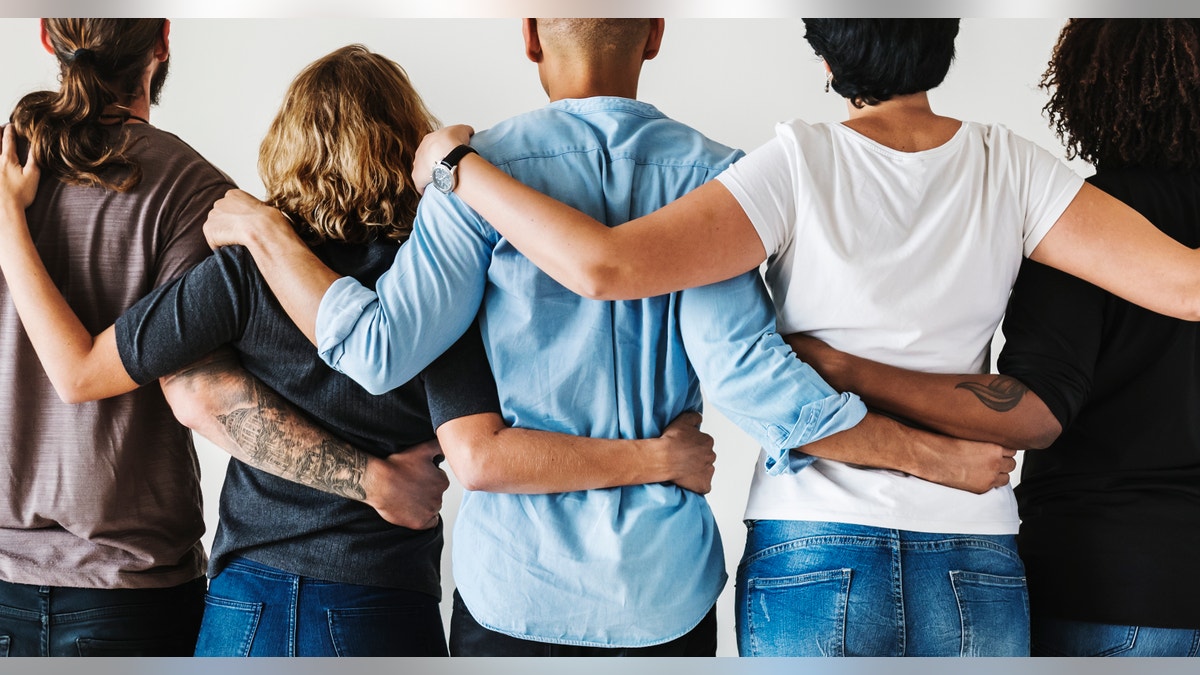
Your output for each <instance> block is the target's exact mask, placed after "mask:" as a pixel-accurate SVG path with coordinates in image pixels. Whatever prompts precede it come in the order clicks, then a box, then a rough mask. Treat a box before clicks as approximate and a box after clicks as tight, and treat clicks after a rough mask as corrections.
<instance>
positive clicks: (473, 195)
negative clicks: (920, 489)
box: [204, 20, 1015, 492]
mask: <svg viewBox="0 0 1200 675" xmlns="http://www.w3.org/2000/svg"><path fill="white" fill-rule="evenodd" d="M654 25H655V28H654V29H652V30H651V31H649V33H648V35H647V40H646V42H645V44H644V45H643V47H642V48H641V49H639V50H637V51H636V52H634V53H631V54H629V55H627V59H625V60H622V59H618V58H609V59H606V60H605V61H604V65H603V68H605V69H606V74H605V75H604V76H602V77H601V76H593V75H592V74H590V70H592V69H595V68H596V67H598V66H596V65H594V64H593V65H590V66H587V67H586V68H581V67H580V66H579V64H572V63H570V62H566V61H564V60H563V56H562V55H561V54H559V53H557V52H556V51H555V50H554V49H548V48H547V47H548V45H547V44H546V43H545V41H543V40H542V39H541V38H540V36H539V35H538V34H537V30H536V29H537V25H536V23H535V22H533V20H526V23H525V40H526V54H527V56H528V57H529V58H530V60H532V61H534V62H535V63H537V64H538V70H539V74H540V75H541V79H542V82H543V86H544V88H545V89H546V92H547V94H548V95H549V96H550V97H551V100H556V99H555V97H556V96H566V95H568V94H570V95H572V96H574V97H579V96H585V95H586V96H598V95H618V96H620V95H625V96H628V95H636V92H637V80H636V77H637V75H638V74H639V73H640V65H641V63H642V62H643V61H644V60H645V59H647V58H650V57H652V56H653V55H655V54H657V52H658V47H659V44H660V41H661V36H662V29H661V23H658V22H656V23H655V24H654ZM631 61H632V62H633V65H635V66H636V67H635V68H633V67H630V62H631ZM582 83H587V86H586V87H585V86H583V84H582ZM926 105H927V102H926ZM914 108H915V111H916V112H919V106H914ZM894 126H895V128H897V129H900V128H902V126H903V125H901V124H899V123H898V124H896V125H894ZM470 133H471V130H470V128H469V127H462V126H459V127H451V128H449V129H448V130H446V131H445V132H438V133H436V134H434V135H432V136H431V137H430V139H431V140H430V139H427V141H426V142H425V143H423V144H422V148H421V150H419V152H418V156H417V158H416V160H415V161H414V170H413V175H414V177H416V178H417V181H416V182H417V184H418V185H424V184H425V183H427V182H428V181H429V175H427V174H428V172H427V170H426V169H421V168H419V167H429V166H432V165H433V164H434V163H435V162H436V161H439V160H440V159H441V158H442V157H444V156H445V154H446V153H448V152H449V150H451V149H453V147H455V146H457V145H458V144H459V143H460V142H466V141H467V140H469V136H470ZM447 145H449V147H447ZM464 169H466V170H467V171H469V175H470V176H471V177H469V178H466V179H465V180H464V179H463V178H462V173H461V172H463V170H464ZM489 169H490V170H491V171H490V172H489V171H488V170H489ZM459 171H460V181H461V183H460V185H462V186H463V187H464V188H465V189H466V190H467V191H468V192H469V193H470V200H474V199H481V200H484V201H486V202H487V209H488V210H487V212H486V213H485V214H484V215H485V217H487V218H488V219H489V220H490V219H491V218H492V217H496V218H498V219H499V220H501V221H505V222H509V221H512V220H517V221H520V222H521V223H522V224H528V221H529V219H528V218H527V217H526V216H525V215H523V214H522V213H521V212H522V210H523V205H522V200H523V198H525V197H530V198H533V199H535V200H537V204H536V208H537V210H538V212H539V214H540V215H539V216H538V223H536V224H534V225H532V226H531V227H530V228H529V231H528V232H525V233H524V234H525V235H528V236H524V235H522V236H521V241H520V242H517V241H514V243H516V244H517V246H518V247H519V248H520V247H522V246H525V245H526V244H528V243H529V240H530V239H536V238H537V237H539V236H543V235H544V236H547V237H549V238H550V239H551V240H553V241H555V242H556V245H558V246H562V247H564V249H563V251H562V252H563V253H565V254H566V255H559V254H558V253H557V252H546V254H545V255H538V256H535V255H530V256H529V257H530V258H531V259H532V260H533V261H534V262H535V263H536V264H538V266H539V267H542V269H543V270H545V271H546V272H548V273H549V274H550V275H551V276H554V277H555V278H556V279H559V280H560V281H564V279H565V278H566V277H567V276H572V272H571V271H570V270H569V269H567V268H569V267H571V266H572V265H574V264H583V265H584V267H585V268H588V266H589V265H591V264H592V263H596V265H595V267H594V268H591V269H595V270H599V271H600V272H599V276H598V277H597V278H596V279H593V280H592V281H597V282H599V284H600V285H598V286H597V285H593V284H592V283H591V282H590V281H589V282H587V283H584V284H583V285H582V286H579V285H574V284H572V283H567V282H565V281H564V283H565V284H566V285H567V286H568V287H569V288H571V289H572V290H575V291H576V292H582V294H584V295H589V296H592V297H599V298H602V299H607V298H615V297H622V298H640V297H646V296H650V295H657V294H659V293H663V292H669V291H676V290H679V289H681V288H685V287H690V286H696V285H701V284H705V283H709V282H712V281H720V280H723V279H726V278H730V277H732V276H735V275H736V274H739V273H741V272H744V271H747V270H750V269H754V268H756V267H757V265H758V264H759V263H761V262H762V261H763V260H764V259H765V258H766V252H765V250H764V249H763V246H762V243H761V241H760V240H759V238H758V235H757V234H756V233H755V231H754V228H753V226H752V225H751V224H750V222H749V220H748V219H747V218H746V217H745V214H744V213H742V211H741V208H740V207H739V206H738V205H737V203H736V201H734V200H733V197H732V196H731V195H730V194H729V193H728V191H726V190H724V188H722V187H720V184H719V183H716V182H713V183H709V184H708V185H705V186H703V187H701V188H699V189H697V190H695V191H693V192H692V193H691V194H689V195H688V196H687V197H684V198H683V199H681V200H679V201H677V202H675V203H674V204H672V205H669V206H667V207H665V208H664V209H662V210H660V211H658V212H656V214H662V213H664V212H669V211H670V212H675V210H676V209H677V207H676V205H678V204H680V203H685V204H694V205H697V206H698V208H696V209H689V210H688V212H687V213H686V214H683V215H682V219H681V220H674V221H672V220H670V219H661V218H660V219H654V217H653V216H648V218H651V219H652V220H653V222H655V223H660V224H661V223H666V227H665V228H659V229H654V230H653V231H651V230H650V229H649V228H645V227H638V228H634V229H635V230H639V231H641V232H644V233H646V234H647V235H648V236H642V237H639V238H638V240H637V241H638V243H637V245H638V246H645V247H646V248H645V250H642V251H639V252H638V253H637V254H636V255H634V256H632V258H634V259H635V262H634V264H633V265H631V266H629V267H628V268H627V267H626V266H625V265H624V264H623V263H622V257H623V256H624V253H623V251H624V249H625V247H627V246H629V244H621V243H616V244H613V245H612V248H610V249H608V254H603V253H602V254H599V255H596V253H597V251H599V249H592V246H593V242H597V243H598V242H600V241H602V240H604V239H605V238H607V237H609V236H612V235H614V234H616V236H618V237H623V236H624V231H625V230H627V229H629V228H630V225H633V224H634V223H630V224H626V225H622V226H621V227H618V228H608V227H605V226H603V225H601V224H599V223H597V222H596V221H594V220H591V219H590V218H587V217H586V216H584V218H586V219H587V220H588V221H590V222H591V223H593V224H595V225H597V226H599V229H600V230H603V233H598V232H584V230H587V229H588V228H586V227H585V228H583V229H578V228H576V227H575V226H574V225H571V226H567V227H563V228H561V229H556V227H555V226H553V225H546V224H543V223H542V222H541V218H542V215H544V214H542V211H543V209H546V210H548V212H549V216H547V217H546V221H547V223H555V222H558V218H559V216H563V217H566V214H568V212H569V213H573V214H577V215H580V216H582V215H583V214H579V213H578V212H576V211H574V210H573V209H569V208H567V207H565V206H563V205H562V204H559V203H558V202H555V201H554V200H550V199H549V198H546V197H544V196H542V195H540V194H539V193H536V192H534V191H532V190H530V189H528V188H525V187H524V186H520V184H519V183H516V182H515V181H513V180H512V179H508V178H507V176H504V174H501V175H502V176H504V178H505V179H507V180H506V181H501V183H500V185H499V187H497V186H495V185H492V184H491V183H490V178H491V176H490V174H491V173H500V172H499V171H497V170H495V169H494V167H491V165H490V164H488V163H487V161H486V160H483V159H481V158H479V157H478V156H477V155H468V156H467V157H466V158H464V159H463V161H462V163H460V165H459ZM467 181H470V182H472V183H475V184H474V185H470V186H467V185H465V183H466V182H467ZM481 183H482V185H480V184H481ZM514 185H515V186H519V188H517V189H515V190H516V191H515V192H513V193H510V192H508V191H509V190H514V187H513V186H514ZM518 194H519V195H520V198H513V197H514V196H517V195H518ZM465 195H466V193H464V196H465ZM694 195H696V197H693V196H694ZM472 203H473V202H472ZM481 212H482V211H481ZM643 220H644V219H643ZM636 222H637V221H635V223H636ZM543 225H545V226H543ZM697 225H699V226H700V227H702V228H703V230H704V231H702V232H699V233H698V232H697V231H696V230H695V229H693V228H694V227H695V226H697ZM518 229H519V228H518ZM204 231H205V236H206V237H207V239H208V242H209V244H210V245H212V246H214V247H216V246H224V245H230V244H241V245H244V246H246V247H247V248H248V249H249V250H250V252H251V254H252V255H253V256H254V259H255V261H256V262H257V263H258V266H259V269H260V270H261V271H262V273H263V276H264V277H265V278H266V280H267V282H268V284H269V285H270V286H271V289H272V290H273V291H274V292H275V293H276V296H277V297H278V298H279V299H280V302H281V304H282V305H283V307H284V309H285V310H286V311H287V312H288V314H289V316H291V317H292V320H293V321H295V322H296V325H297V326H298V327H299V328H300V329H301V331H303V332H304V334H305V335H307V336H308V338H309V340H311V341H313V342H314V344H315V343H316V316H317V310H318V308H319V306H320V302H321V298H322V297H323V296H324V294H325V292H326V291H327V290H328V289H329V287H330V285H331V284H333V282H334V281H336V280H337V278H338V275H337V274H336V273H334V272H332V271H331V270H329V269H328V268H327V267H325V266H324V265H323V264H322V263H321V262H320V261H319V260H318V259H317V258H316V257H315V256H313V255H312V254H311V252H309V251H308V250H307V247H305V246H304V245H303V243H302V242H301V241H300V240H299V239H298V238H297V237H296V235H295V233H294V232H293V230H292V228H291V227H290V225H289V224H288V222H287V220H286V218H284V216H283V215H282V214H280V213H279V212H278V211H276V210H274V209H271V208H269V207H267V206H266V205H264V204H263V203H261V202H260V201H258V200H257V199H255V198H254V197H252V196H251V195H249V194H246V193H245V192H241V191H231V192H230V193H229V194H228V195H227V196H226V197H225V198H224V199H222V200H220V201H219V202H217V204H216V205H215V206H214V208H213V211H212V212H211V213H210V215H209V219H208V222H207V223H206V224H205V228H204ZM535 248H536V247H535ZM548 248H553V246H551V247H548ZM522 250H523V252H524V249H522ZM618 250H620V251H622V253H621V254H619V255H618V254H617V253H615V251H618ZM714 251H720V252H721V254H720V256H716V255H715V254H714V253H713V252H714ZM569 258H570V259H571V262H570V263H564V262H563V261H565V260H567V259H569ZM583 259H586V260H583ZM597 261H598V262H597ZM634 267H636V268H637V271H636V272H634V271H633V268H634ZM560 275H561V276H560ZM584 276H586V273H585V275H584ZM635 278H636V280H635V282H634V284H633V285H635V286H637V290H636V292H633V293H624V294H611V293H606V292H589V290H591V291H598V290H602V289H601V286H603V284H605V283H609V282H610V281H611V280H612V279H631V280H632V279H635ZM665 282H667V283H665ZM884 439H886V440H887V441H888V442H887V443H882V442H881V441H882V440H884ZM803 449H804V451H805V452H808V453H810V454H813V455H815V456H818V457H824V458H828V459H837V460H840V461H845V462H851V463H855V464H861V465H865V466H872V467H879V468H888V469H897V470H900V471H904V472H907V473H910V474H913V475H916V476H920V477H921V478H924V479H926V480H930V481H933V482H937V483H941V484H944V485H949V486H951V487H956V488H960V489H965V490H970V491H973V492H985V491H987V490H989V489H992V488H994V487H999V486H1002V485H1005V484H1007V482H1008V476H1009V472H1011V471H1012V470H1013V468H1015V461H1014V459H1013V455H1014V453H1013V451H1012V450H1010V449H1007V448H1004V447H1001V446H999V445H996V444H991V443H972V442H968V441H963V440H959V439H952V438H948V437H945V436H940V435H935V434H929V433H924V432H920V431H917V430H914V429H910V428H908V427H905V426H903V425H901V424H899V423H897V422H895V421H893V420H890V419H888V418H885V417H881V416H877V415H868V416H867V417H866V419H865V420H864V421H863V422H862V423H860V424H859V425H857V426H856V427H854V428H853V429H850V430H848V431H844V432H841V433H839V434H834V435H833V436H831V437H829V438H826V439H823V440H821V441H818V442H816V443H813V444H810V445H808V446H805V447H804V448H803ZM447 456H448V457H450V458H451V464H452V465H453V464H454V456H453V454H451V452H450V451H449V450H448V451H447Z"/></svg>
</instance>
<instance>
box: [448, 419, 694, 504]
mask: <svg viewBox="0 0 1200 675" xmlns="http://www.w3.org/2000/svg"><path fill="white" fill-rule="evenodd" d="M699 423H700V418H699V415H696V414H694V413H688V414H685V415H684V416H682V417H681V418H680V419H679V420H676V421H675V422H673V423H672V424H671V425H670V426H669V427H668V429H667V431H666V432H664V434H663V436H662V437H660V438H656V439H646V440H625V439H597V438H586V437H580V436H572V435H569V434H559V433H552V432H548V431H537V430H531V429H516V428H510V427H508V426H507V425H506V424H505V423H504V420H503V419H502V418H501V417H500V416H499V415H496V414H492V413H484V414H478V415H471V416H468V417H462V418H459V419H457V420H451V421H449V422H446V423H445V424H443V425H442V426H441V427H439V428H438V440H439V441H440V442H441V446H442V449H443V451H444V452H445V453H446V458H447V460H448V461H449V462H450V467H451V469H453V471H454V474H455V475H456V476H457V477H458V479H459V481H460V482H461V483H462V484H463V487H465V488H467V489H468V490H480V491H485V492H507V493H517V494H545V493H556V492H572V491H575V490H594V489H601V488H609V487H619V486H623V485H642V484H646V483H662V482H673V483H676V484H677V485H679V486H680V487H683V488H686V489H689V490H692V491H695V492H701V493H703V492H707V491H708V490H709V489H710V487H711V484H710V481H711V478H712V463H713V461H714V460H715V459H716V455H715V454H714V453H713V452H712V438H711V437H709V436H707V435H706V434H703V433H701V432H700V431H699V429H698V426H699Z"/></svg>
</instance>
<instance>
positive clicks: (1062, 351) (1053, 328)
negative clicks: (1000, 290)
mask: <svg viewBox="0 0 1200 675" xmlns="http://www.w3.org/2000/svg"><path fill="white" fill-rule="evenodd" d="M1108 297H1109V296H1108V294H1107V293H1105V292H1104V291H1102V290H1100V289H1099V288H1096V287H1095V286H1093V285H1091V284H1089V283H1087V282H1085V281H1081V280H1079V279H1076V278H1075V277H1073V276H1071V275H1069V274H1065V273H1063V272H1060V271H1058V270H1056V269H1054V268H1051V267H1047V266H1045V265H1042V264H1040V263H1036V262H1034V261H1032V260H1025V261H1024V262H1023V263H1022V264H1021V271H1020V273H1019V274H1018V275H1017V281H1016V284H1015V285H1014V286H1013V291H1012V295H1011V296H1010V297H1009V303H1008V310H1007V313H1006V314H1005V318H1004V325H1003V331H1004V347H1003V349H1002V350H1001V352H1000V358H999V360H998V362H997V367H998V369H999V371H1000V372H1001V373H1003V374H1004V375H1008V376H1010V377H1015V378H1017V379H1018V380H1020V381H1021V382H1022V383H1023V384H1024V385H1025V386H1027V387H1029V390H1030V391H1032V392H1033V393H1035V394H1037V395H1038V396H1039V397H1040V398H1041V399H1042V401H1043V402H1044V403H1045V404H1046V407H1048V408H1049V409H1050V412H1051V413H1053V415H1054V417H1055V418H1056V419H1058V421H1059V423H1060V424H1061V425H1062V426H1063V428H1064V429H1065V428H1067V427H1068V426H1070V424H1071V421H1072V420H1074V419H1075V416H1076V415H1077V414H1078V413H1079V411H1080V410H1081V409H1082V408H1083V405H1084V403H1085V402H1086V401H1087V399H1088V396H1089V394H1090V393H1091V389H1092V382H1093V378H1094V375H1095V368H1096V360H1097V358H1098V357H1099V353H1100V343H1101V338H1102V336H1103V332H1104V331H1103V327H1104V311H1105V305H1106V302H1107V298H1108Z"/></svg>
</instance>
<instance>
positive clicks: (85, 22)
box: [11, 19, 166, 191]
mask: <svg viewBox="0 0 1200 675" xmlns="http://www.w3.org/2000/svg"><path fill="white" fill-rule="evenodd" d="M164 23H165V19H43V26H44V28H45V32H46V37H47V39H48V42H49V44H50V46H51V47H52V48H53V50H54V55H55V57H56V58H57V59H58V63H59V80H60V81H61V83H62V85H61V87H60V88H59V90H58V91H38V92H33V93H31V94H27V95H26V96H25V97H24V98H22V99H21V100H20V102H18V103H17V106H16V108H15V109H14V110H13V113H12V117H11V120H12V123H13V126H14V129H15V131H16V132H17V133H18V134H19V135H21V136H23V137H25V138H26V139H28V140H29V141H30V143H31V145H32V147H33V153H34V158H35V159H36V160H37V162H38V164H39V165H40V166H41V167H42V168H43V170H44V171H46V172H47V173H48V174H49V175H52V176H54V177H55V178H57V179H59V180H62V181H64V182H68V183H75V184H81V185H101V186H104V187H106V188H109V189H114V190H121V191H123V190H128V189H130V188H132V187H133V186H134V185H136V184H137V183H138V181H139V180H140V179H141V171H140V169H139V168H138V167H137V165H136V164H135V163H134V162H132V161H131V160H129V159H128V158H127V157H126V150H127V148H126V143H125V141H123V140H121V141H118V142H117V143H116V144H115V145H114V143H113V140H112V136H111V135H110V134H109V133H108V132H107V131H106V130H105V128H104V125H103V124H101V118H102V116H103V115H104V112H105V108H107V107H109V106H112V105H117V106H120V105H126V104H128V103H129V102H130V101H131V100H133V99H134V98H136V97H138V96H140V95H141V94H142V93H143V92H142V91H141V87H142V78H143V74H144V73H145V70H146V67H147V66H148V65H149V64H150V61H151V59H152V58H153V56H154V51H155V49H156V47H158V45H159V44H160V40H161V39H162V35H163V26H164ZM165 65H166V64H165V63H164V64H162V65H161V66H160V67H159V69H158V72H157V73H156V75H155V79H154V81H153V82H152V83H151V91H150V92H149V93H150V98H151V101H152V102H157V97H158V93H159V89H160V88H161V86H162V83H163V81H164V79H165V77H166V68H165ZM118 121H120V120H119V116H118ZM114 167H117V168H122V169H125V171H120V172H117V173H118V174H119V176H120V177H119V178H112V177H107V178H106V177H102V176H101V175H100V173H101V172H103V171H106V170H108V169H112V168H114Z"/></svg>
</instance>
